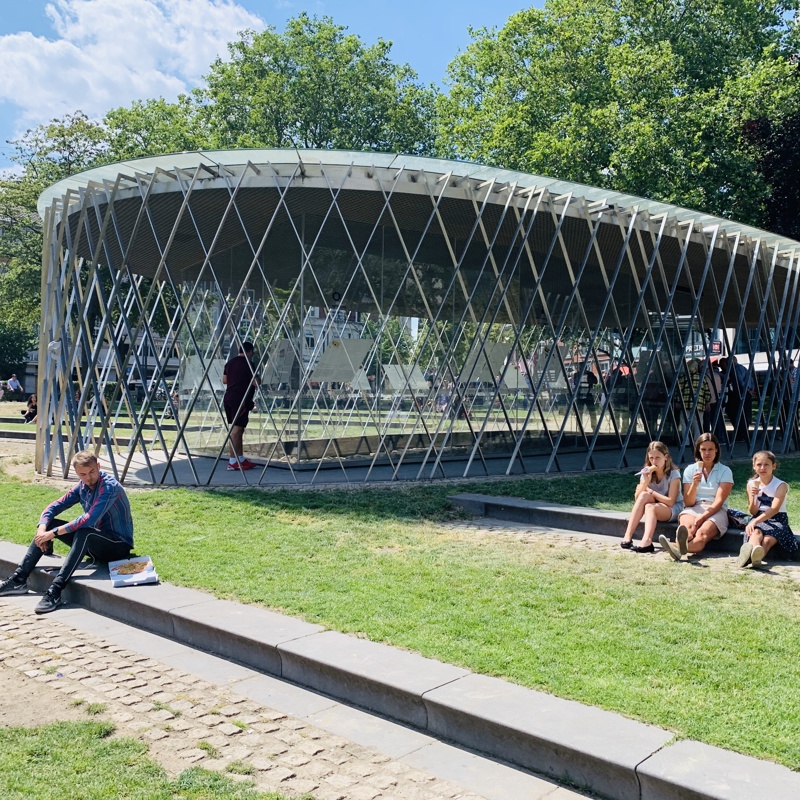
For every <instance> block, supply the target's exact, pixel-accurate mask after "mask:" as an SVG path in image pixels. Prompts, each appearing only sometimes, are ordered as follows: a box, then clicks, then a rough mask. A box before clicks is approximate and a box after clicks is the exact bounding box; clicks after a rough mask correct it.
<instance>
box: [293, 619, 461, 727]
mask: <svg viewBox="0 0 800 800" xmlns="http://www.w3.org/2000/svg"><path fill="white" fill-rule="evenodd" d="M278 649H279V650H280V653H281V657H282V659H283V676H284V677H285V678H287V679H288V680H290V681H293V682H294V683H299V684H301V685H302V686H310V687H311V688H313V689H316V690H318V691H321V692H324V693H325V694H328V695H330V696H331V697H336V698H338V699H340V700H346V701H348V702H350V703H353V704H355V705H357V706H360V707H361V708H366V709H369V710H370V711H376V712H377V713H379V714H383V715H385V716H387V717H391V718H392V719H396V720H400V721H401V722H405V723H406V724H408V725H413V726H414V727H415V728H420V729H422V730H425V729H426V728H427V727H428V716H427V710H426V703H425V702H424V701H423V695H424V694H425V693H426V692H428V691H431V690H433V689H435V688H437V687H440V686H442V685H444V684H447V683H449V682H451V681H455V680H457V679H459V678H463V677H464V676H466V675H469V674H470V673H469V671H468V670H465V669H461V668H460V667H454V666H451V665H450V664H444V663H442V662H441V661H434V660H433V659H431V658H423V657H422V656H419V655H416V654H415V653H408V652H406V651H404V650H397V649H395V648H393V647H389V646H388V645H385V644H378V643H377V642H370V641H369V640H368V639H357V638H355V637H354V636H346V635H345V634H343V633H337V632H335V631H325V632H324V633H318V634H316V635H314V636H308V637H306V638H304V639H295V640H294V641H291V642H288V643H286V644H283V645H280V646H279V648H278Z"/></svg>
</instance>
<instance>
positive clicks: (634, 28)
mask: <svg viewBox="0 0 800 800" xmlns="http://www.w3.org/2000/svg"><path fill="white" fill-rule="evenodd" d="M795 5H796V4H795V3H794V2H792V3H790V4H785V3H782V2H775V1H774V0H773V1H772V2H768V3H759V2H756V1H755V0H736V2H725V3H722V2H719V0H700V1H699V2H695V3H692V4H686V3H684V2H679V1H678V0H668V1H667V2H665V3H656V4H653V3H646V2H643V0H618V1H616V2H614V1H613V0H612V1H611V2H609V0H548V2H546V3H545V6H544V8H543V9H535V8H531V9H528V10H526V11H521V12H519V13H518V14H515V15H514V16H512V17H511V18H510V19H509V21H508V23H507V24H506V25H505V26H504V27H503V28H502V29H501V30H499V31H494V30H493V31H487V30H485V29H484V30H480V31H473V42H472V43H471V44H470V46H469V47H468V48H467V49H466V51H465V52H464V53H462V54H460V55H459V56H458V57H457V58H456V59H455V60H454V61H453V62H452V64H451V65H450V67H449V70H448V76H449V84H450V92H449V93H448V95H447V96H442V97H440V99H439V119H438V123H439V149H440V151H442V152H443V153H445V154H447V155H449V156H455V157H459V158H467V159H471V160H477V161H482V162H485V163H490V164H496V165H499V166H506V167H511V168H515V169H522V170H526V171H530V172H533V173H538V174H543V175H553V176H556V177H559V178H562V179H568V180H575V181H581V182H585V183H590V184H593V185H597V186H606V187H609V188H612V189H615V190H619V191H623V192H630V193H633V194H639V195H644V196H646V197H652V198H656V199H661V200H665V201H668V202H674V203H679V204H682V205H688V206H691V207H695V208H700V209H702V210H704V211H707V212H711V213H716V214H719V215H722V216H733V217H736V218H738V219H741V220H743V221H745V222H751V223H753V224H759V222H761V221H762V219H763V214H764V205H765V202H766V198H767V197H768V196H769V187H768V185H767V183H766V181H765V180H764V179H763V176H761V175H760V174H759V165H758V162H757V160H756V159H755V158H754V157H753V152H752V148H751V147H748V146H747V143H746V142H745V141H744V140H743V138H742V128H743V126H744V125H745V124H746V123H747V122H748V120H750V119H752V117H753V114H758V113H766V114H767V118H768V119H774V118H776V116H777V117H779V116H780V115H781V114H782V113H785V109H786V108H787V107H790V108H791V107H794V106H795V105H796V102H797V98H798V96H799V94H800V85H798V82H797V79H796V76H795V73H796V70H795V69H794V67H793V64H792V61H791V58H790V53H789V52H787V50H786V47H787V46H788V44H789V42H790V39H791V37H790V32H791V28H790V27H789V25H790V23H789V22H788V21H787V20H790V19H791V16H792V15H791V13H790V12H793V11H794V9H795ZM767 74H769V75H770V76H771V77H770V80H769V81H765V80H764V77H765V75H767ZM757 107H760V108H757Z"/></svg>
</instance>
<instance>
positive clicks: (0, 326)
mask: <svg viewBox="0 0 800 800" xmlns="http://www.w3.org/2000/svg"><path fill="white" fill-rule="evenodd" d="M35 344H36V338H35V337H34V335H33V331H32V330H30V329H25V328H20V327H18V326H17V325H14V324H13V323H8V322H6V321H5V320H0V375H4V376H6V377H7V376H9V375H11V374H12V373H15V372H16V373H18V374H19V375H24V374H25V362H26V361H27V360H28V351H29V350H30V349H31V348H33V347H34V346H35Z"/></svg>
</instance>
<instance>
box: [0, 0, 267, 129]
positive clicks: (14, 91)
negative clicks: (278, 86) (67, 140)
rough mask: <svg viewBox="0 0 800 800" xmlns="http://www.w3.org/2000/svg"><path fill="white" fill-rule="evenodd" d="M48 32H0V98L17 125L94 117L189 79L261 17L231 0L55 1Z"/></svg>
mask: <svg viewBox="0 0 800 800" xmlns="http://www.w3.org/2000/svg"><path fill="white" fill-rule="evenodd" d="M47 14H48V16H49V18H50V20H51V21H52V24H53V28H54V31H55V34H56V36H55V37H54V38H46V37H42V36H34V35H33V34H32V33H14V34H9V35H7V36H0V101H8V102H10V103H12V104H14V105H15V106H16V107H17V108H18V109H19V115H18V118H17V127H18V128H19V129H21V130H24V128H26V127H30V126H31V125H36V124H38V123H41V122H46V121H47V120H49V119H51V118H53V117H57V116H61V115H62V114H65V113H69V112H72V111H76V110H81V111H84V112H86V113H87V114H88V115H89V116H91V117H100V116H102V115H103V114H104V113H105V112H106V111H108V110H109V109H110V108H115V107H117V106H121V105H128V104H129V103H130V102H131V101H133V100H136V99H146V98H151V97H160V96H163V97H166V98H167V99H170V100H172V99H174V98H175V97H176V96H177V95H178V94H179V93H180V92H182V91H186V90H187V89H189V88H191V87H192V86H195V85H197V83H198V82H199V81H200V79H201V77H202V76H203V75H204V74H205V73H206V72H207V71H208V67H209V65H210V64H211V62H212V61H213V60H214V58H215V57H216V56H218V55H219V56H222V57H225V56H226V55H227V48H226V43H227V42H229V41H231V40H233V39H235V38H236V34H237V33H238V32H239V31H240V30H243V29H244V28H253V29H256V30H261V29H263V27H264V22H263V21H262V20H261V19H260V18H259V17H257V16H255V15H254V14H251V13H250V12H249V11H247V10H245V9H244V8H242V7H241V6H239V5H237V4H236V3H235V2H233V0H125V2H120V0H55V2H53V3H51V4H49V5H48V6H47Z"/></svg>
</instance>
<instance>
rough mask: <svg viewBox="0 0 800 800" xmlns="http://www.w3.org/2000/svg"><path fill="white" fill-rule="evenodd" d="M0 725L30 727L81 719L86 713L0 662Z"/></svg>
mask: <svg viewBox="0 0 800 800" xmlns="http://www.w3.org/2000/svg"><path fill="white" fill-rule="evenodd" d="M0 697H2V698H3V703H2V705H0V727H2V728H18V727H23V728H33V727H35V726H37V725H49V724H50V723H53V722H72V721H75V720H85V719H86V713H85V712H83V711H81V709H80V708H79V707H77V706H74V705H73V704H72V701H71V700H70V699H69V698H67V697H65V696H64V695H63V694H62V693H61V692H57V691H56V690H55V689H53V688H51V687H50V686H48V685H47V684H44V683H39V682H38V681H35V680H34V679H33V678H29V677H28V676H27V675H24V674H22V673H20V672H18V671H17V670H15V669H12V668H11V667H7V666H5V665H4V664H0Z"/></svg>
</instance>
